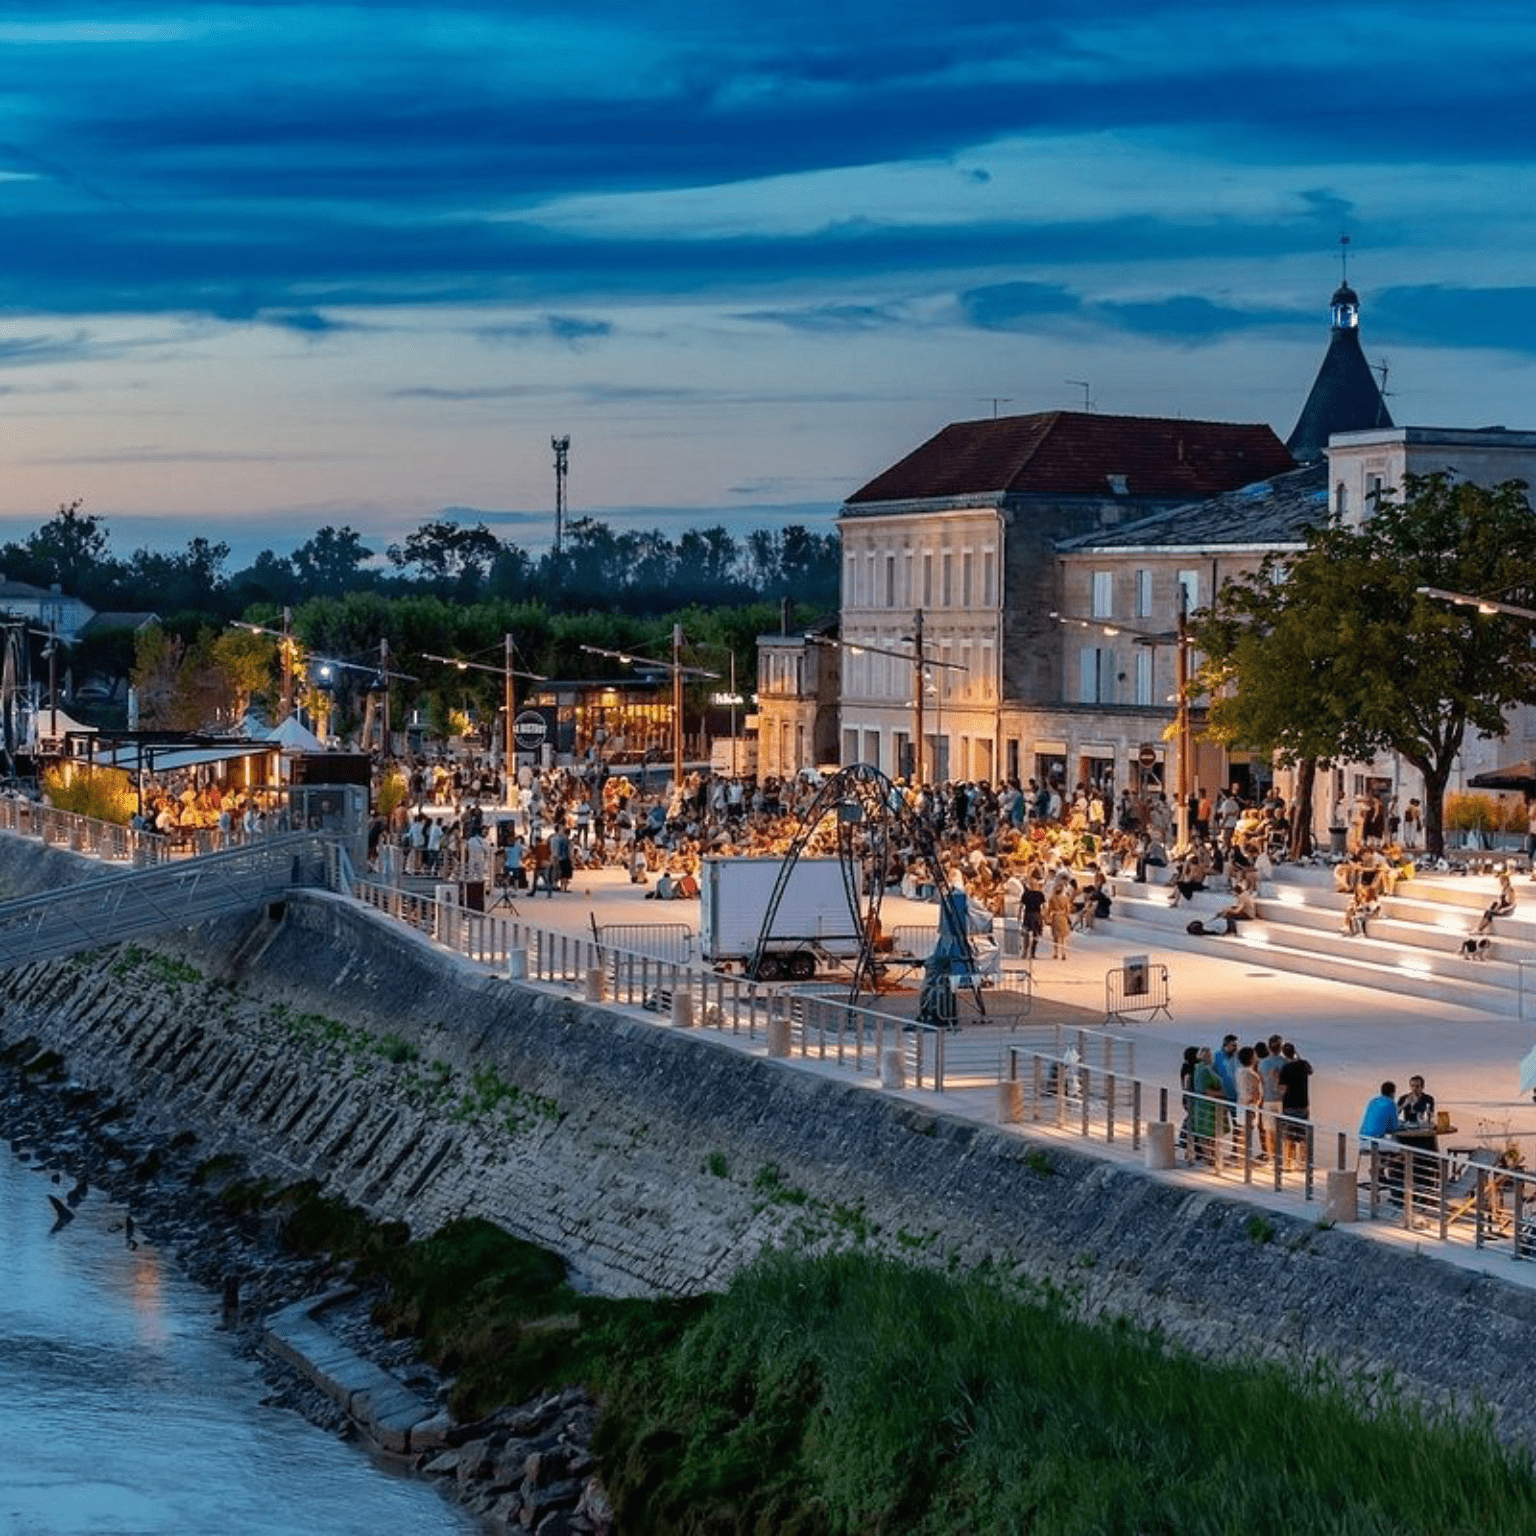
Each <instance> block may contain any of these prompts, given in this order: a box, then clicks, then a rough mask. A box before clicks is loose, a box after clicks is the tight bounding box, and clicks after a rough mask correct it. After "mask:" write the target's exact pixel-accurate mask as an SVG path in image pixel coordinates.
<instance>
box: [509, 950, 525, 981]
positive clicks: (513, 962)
mask: <svg viewBox="0 0 1536 1536" xmlns="http://www.w3.org/2000/svg"><path fill="white" fill-rule="evenodd" d="M527 979H528V951H527V950H526V949H509V950H508V951H507V980H508V981H527Z"/></svg>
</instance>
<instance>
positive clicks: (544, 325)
mask: <svg viewBox="0 0 1536 1536" xmlns="http://www.w3.org/2000/svg"><path fill="white" fill-rule="evenodd" d="M613 329H614V328H613V323H612V322H611V321H609V320H587V319H584V318H582V317H581V316H579V315H541V316H539V318H538V319H536V320H523V321H507V322H506V323H504V324H501V325H482V326H478V327H476V329H475V335H476V336H477V337H478V338H479V339H480V340H481V341H484V342H487V343H489V344H491V345H493V346H494V345H498V344H501V343H504V342H521V341H558V342H562V343H563V344H565V345H566V346H568V347H570V348H571V349H572V350H573V351H581V350H583V348H584V347H585V346H586V345H587V344H588V343H590V342H594V341H604V340H606V339H607V338H608V337H610V336H612V335H613Z"/></svg>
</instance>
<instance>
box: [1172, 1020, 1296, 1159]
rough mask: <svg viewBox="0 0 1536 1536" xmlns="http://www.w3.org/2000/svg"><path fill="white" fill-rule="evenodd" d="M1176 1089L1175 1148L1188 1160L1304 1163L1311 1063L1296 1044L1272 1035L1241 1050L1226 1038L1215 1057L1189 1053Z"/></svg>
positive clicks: (1203, 1049)
mask: <svg viewBox="0 0 1536 1536" xmlns="http://www.w3.org/2000/svg"><path fill="white" fill-rule="evenodd" d="M1179 1087H1180V1090H1181V1092H1182V1094H1183V1100H1184V1121H1183V1124H1182V1126H1181V1127H1180V1131H1179V1142H1180V1145H1182V1146H1184V1147H1185V1148H1186V1150H1187V1152H1188V1154H1189V1157H1190V1160H1191V1161H1193V1162H1197V1163H1213V1164H1214V1163H1216V1162H1217V1161H1218V1160H1226V1159H1228V1158H1233V1157H1242V1156H1243V1155H1244V1154H1245V1153H1246V1154H1247V1155H1249V1156H1251V1157H1252V1159H1253V1161H1254V1162H1256V1163H1268V1162H1270V1161H1271V1160H1275V1161H1279V1162H1281V1163H1282V1166H1284V1167H1287V1168H1295V1167H1300V1166H1302V1165H1303V1164H1304V1163H1305V1160H1306V1151H1307V1145H1306V1143H1307V1121H1308V1120H1309V1119H1310V1118H1311V1113H1312V1064H1311V1062H1309V1061H1308V1060H1307V1059H1306V1057H1305V1056H1303V1055H1302V1054H1301V1053H1300V1052H1299V1051H1298V1050H1297V1048H1296V1046H1295V1044H1294V1042H1292V1041H1290V1040H1287V1039H1285V1038H1284V1036H1282V1035H1280V1034H1272V1035H1269V1036H1268V1037H1267V1038H1265V1039H1261V1040H1255V1041H1254V1042H1253V1044H1252V1045H1243V1044H1241V1043H1240V1042H1239V1040H1238V1037H1237V1036H1236V1035H1232V1034H1229V1035H1226V1036H1224V1037H1223V1038H1222V1042H1221V1045H1220V1046H1219V1047H1218V1048H1216V1049H1214V1050H1213V1049H1212V1048H1211V1047H1210V1046H1208V1045H1201V1046H1195V1045H1191V1046H1186V1047H1185V1050H1184V1061H1183V1064H1182V1066H1181V1067H1180V1069H1179ZM1250 1112H1251V1113H1250ZM1250 1137H1256V1138H1257V1142H1256V1143H1255V1142H1253V1141H1251V1140H1250V1139H1249V1138H1250Z"/></svg>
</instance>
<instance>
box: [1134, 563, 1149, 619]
mask: <svg viewBox="0 0 1536 1536" xmlns="http://www.w3.org/2000/svg"><path fill="white" fill-rule="evenodd" d="M1136 617H1137V618H1138V619H1150V618H1151V617H1152V572H1151V571H1145V570H1143V571H1137V572H1136Z"/></svg>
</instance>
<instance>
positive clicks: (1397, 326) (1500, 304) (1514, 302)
mask: <svg viewBox="0 0 1536 1536" xmlns="http://www.w3.org/2000/svg"><path fill="white" fill-rule="evenodd" d="M1362 318H1363V320H1366V321H1369V324H1370V335H1371V339H1372V341H1373V342H1374V343H1375V345H1376V346H1378V347H1380V346H1391V345H1396V344H1402V345H1408V346H1423V345H1429V346H1445V345H1460V346H1464V347H1486V348H1489V349H1491V350H1494V351H1499V352H1517V353H1521V354H1523V355H1527V356H1529V355H1531V354H1533V353H1536V287H1521V288H1459V287H1453V286H1450V285H1446V284H1430V285H1425V286H1422V287H1400V288H1388V289H1386V290H1385V291H1384V292H1382V293H1379V294H1374V295H1372V298H1371V302H1370V306H1369V308H1368V309H1366V310H1364V312H1363V316H1362Z"/></svg>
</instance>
